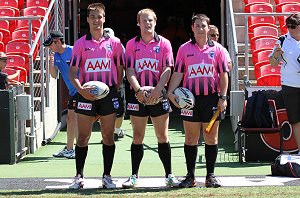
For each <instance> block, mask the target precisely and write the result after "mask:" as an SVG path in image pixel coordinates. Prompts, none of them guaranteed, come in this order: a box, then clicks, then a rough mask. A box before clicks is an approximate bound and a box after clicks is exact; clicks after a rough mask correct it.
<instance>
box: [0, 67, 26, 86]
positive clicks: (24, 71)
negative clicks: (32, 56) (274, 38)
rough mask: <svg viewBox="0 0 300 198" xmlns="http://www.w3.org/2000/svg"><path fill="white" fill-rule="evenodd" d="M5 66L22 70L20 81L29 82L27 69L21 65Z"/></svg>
mask: <svg viewBox="0 0 300 198" xmlns="http://www.w3.org/2000/svg"><path fill="white" fill-rule="evenodd" d="M5 68H10V69H14V70H20V77H19V82H23V83H26V82H27V71H26V69H25V68H23V67H19V66H6V67H5Z"/></svg>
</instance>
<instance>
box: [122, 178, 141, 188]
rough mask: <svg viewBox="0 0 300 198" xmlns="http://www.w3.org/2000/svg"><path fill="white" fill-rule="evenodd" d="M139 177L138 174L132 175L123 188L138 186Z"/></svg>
mask: <svg viewBox="0 0 300 198" xmlns="http://www.w3.org/2000/svg"><path fill="white" fill-rule="evenodd" d="M137 182H138V177H137V176H136V175H131V176H130V177H129V178H128V179H127V180H126V181H125V182H124V183H123V184H122V187H123V188H134V187H136V186H137Z"/></svg>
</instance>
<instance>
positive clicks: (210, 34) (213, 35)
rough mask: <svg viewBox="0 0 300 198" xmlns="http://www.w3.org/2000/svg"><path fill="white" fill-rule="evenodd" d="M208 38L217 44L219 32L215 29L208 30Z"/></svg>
mask: <svg viewBox="0 0 300 198" xmlns="http://www.w3.org/2000/svg"><path fill="white" fill-rule="evenodd" d="M208 37H209V38H210V39H211V40H213V41H216V42H218V40H219V31H218V30H215V29H210V30H209V31H208Z"/></svg>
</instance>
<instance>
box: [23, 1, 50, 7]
mask: <svg viewBox="0 0 300 198" xmlns="http://www.w3.org/2000/svg"><path fill="white" fill-rule="evenodd" d="M34 6H39V7H44V8H48V6H49V0H27V1H26V7H28V8H29V7H34Z"/></svg>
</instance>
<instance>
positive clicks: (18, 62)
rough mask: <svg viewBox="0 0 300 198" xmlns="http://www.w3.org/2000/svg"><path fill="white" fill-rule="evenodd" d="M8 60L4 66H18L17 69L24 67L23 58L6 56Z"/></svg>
mask: <svg viewBox="0 0 300 198" xmlns="http://www.w3.org/2000/svg"><path fill="white" fill-rule="evenodd" d="M7 57H8V58H9V59H8V61H7V65H6V66H19V67H23V68H24V67H25V58H24V57H22V56H18V55H8V56H7Z"/></svg>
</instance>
